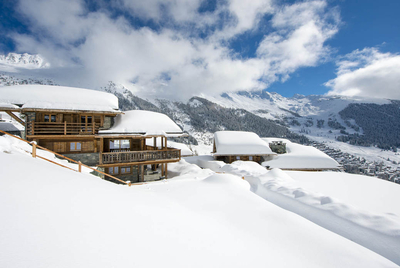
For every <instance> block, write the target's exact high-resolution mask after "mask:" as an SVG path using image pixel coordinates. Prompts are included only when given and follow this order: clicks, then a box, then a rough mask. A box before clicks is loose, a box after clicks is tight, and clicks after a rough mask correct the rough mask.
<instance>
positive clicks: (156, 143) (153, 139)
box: [153, 137, 157, 150]
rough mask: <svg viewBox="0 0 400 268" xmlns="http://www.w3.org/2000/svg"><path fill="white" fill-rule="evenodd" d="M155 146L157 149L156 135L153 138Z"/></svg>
mask: <svg viewBox="0 0 400 268" xmlns="http://www.w3.org/2000/svg"><path fill="white" fill-rule="evenodd" d="M153 146H154V150H157V138H156V137H154V138H153Z"/></svg>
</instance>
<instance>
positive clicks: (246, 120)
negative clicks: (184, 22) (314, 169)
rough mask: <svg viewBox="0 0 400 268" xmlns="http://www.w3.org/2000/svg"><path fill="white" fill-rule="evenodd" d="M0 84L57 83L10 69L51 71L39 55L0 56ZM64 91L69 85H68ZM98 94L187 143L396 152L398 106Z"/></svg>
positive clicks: (115, 89) (270, 96) (256, 95)
mask: <svg viewBox="0 0 400 268" xmlns="http://www.w3.org/2000/svg"><path fill="white" fill-rule="evenodd" d="M0 66H2V67H3V68H2V70H3V71H2V73H0V85H2V86H7V85H16V84H51V85H56V84H57V81H54V80H52V79H51V78H50V79H43V78H37V77H27V76H26V75H25V76H24V75H23V72H21V71H20V72H17V73H16V72H7V70H9V69H10V68H16V67H18V68H19V70H23V69H32V68H36V69H41V68H50V64H49V63H46V61H45V60H44V59H42V58H41V57H40V56H39V55H29V54H26V53H25V54H16V53H9V54H8V55H0ZM67 86H68V85H67ZM98 90H102V91H108V92H111V93H113V94H115V95H116V96H117V97H118V98H119V103H120V109H121V110H131V109H144V110H151V111H157V112H162V113H165V114H167V115H168V116H170V117H171V118H172V119H173V120H175V121H176V122H177V123H178V124H179V125H180V126H181V127H182V128H183V129H184V130H185V131H186V132H188V133H189V134H190V135H191V137H190V138H188V139H189V140H190V142H191V143H193V144H197V143H203V144H211V141H212V137H213V135H212V134H213V133H214V132H215V131H218V130H242V131H253V132H255V133H257V134H258V135H260V136H263V137H268V136H276V137H285V138H289V139H292V140H294V141H296V142H300V143H303V144H307V143H310V140H317V141H340V142H346V143H349V144H353V145H361V146H375V147H378V148H381V149H384V150H392V151H395V152H396V151H397V148H398V147H400V134H399V133H400V101H396V100H387V99H379V98H376V99H366V98H359V97H345V96H325V95H310V96H304V95H299V94H296V95H294V96H293V97H291V98H286V97H283V96H281V95H280V94H278V93H275V92H268V91H265V90H263V91H257V92H248V91H239V92H226V93H223V94H221V95H218V96H210V95H199V96H194V97H192V98H191V99H189V100H188V101H187V102H182V101H175V100H166V99H152V100H148V99H142V98H140V97H139V96H136V95H134V94H132V92H130V91H129V90H127V89H126V88H125V87H124V86H123V85H121V84H118V83H117V82H111V81H110V82H109V83H108V85H105V86H104V87H102V88H99V89H98Z"/></svg>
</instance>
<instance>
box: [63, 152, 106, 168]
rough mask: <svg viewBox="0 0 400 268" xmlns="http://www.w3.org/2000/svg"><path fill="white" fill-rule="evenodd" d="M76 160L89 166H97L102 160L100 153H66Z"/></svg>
mask: <svg viewBox="0 0 400 268" xmlns="http://www.w3.org/2000/svg"><path fill="white" fill-rule="evenodd" d="M65 156H67V157H68V158H71V159H73V160H75V161H81V162H82V164H85V165H88V166H97V165H98V164H99V161H100V154H99V153H81V154H67V155H65Z"/></svg>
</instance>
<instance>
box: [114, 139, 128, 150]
mask: <svg viewBox="0 0 400 268" xmlns="http://www.w3.org/2000/svg"><path fill="white" fill-rule="evenodd" d="M130 148H131V144H130V142H129V140H110V150H111V151H119V150H120V151H129V149H130Z"/></svg>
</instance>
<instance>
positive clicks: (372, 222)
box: [249, 169, 400, 264]
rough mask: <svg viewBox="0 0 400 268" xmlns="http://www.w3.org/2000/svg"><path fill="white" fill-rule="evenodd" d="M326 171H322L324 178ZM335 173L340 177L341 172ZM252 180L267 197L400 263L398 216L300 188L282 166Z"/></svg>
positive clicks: (263, 195)
mask: <svg viewBox="0 0 400 268" xmlns="http://www.w3.org/2000/svg"><path fill="white" fill-rule="evenodd" d="M324 173H325V172H320V173H319V174H320V176H322V177H323V176H324ZM336 174H337V176H339V177H340V174H341V173H336ZM375 180H377V179H375ZM249 182H250V183H251V184H252V189H255V192H256V193H257V194H258V195H260V196H261V197H263V198H265V199H266V200H268V201H271V202H272V203H274V204H276V205H278V206H280V207H282V208H285V209H287V210H289V211H292V212H294V213H297V214H299V215H301V216H303V217H305V218H307V219H310V220H311V221H313V222H315V223H316V224H318V225H320V226H322V227H325V228H327V229H328V230H331V231H333V232H335V233H337V234H340V235H342V236H344V237H347V238H348V239H350V240H352V241H355V242H356V243H358V244H360V245H363V246H365V247H366V248H369V249H371V250H373V251H375V252H377V253H379V254H381V255H382V256H385V257H386V258H388V259H390V260H392V261H394V262H395V263H397V264H400V253H399V252H398V248H400V218H399V217H397V216H395V215H389V214H376V213H372V212H370V211H365V210H361V209H359V208H357V207H354V206H352V205H349V204H347V203H344V202H343V201H341V200H339V199H337V198H335V197H334V196H329V195H326V194H323V193H318V192H313V191H310V190H308V189H306V188H302V187H299V184H298V183H297V182H296V181H295V180H293V178H291V177H290V176H289V175H288V174H284V172H283V171H281V170H279V169H274V170H272V171H270V172H268V173H267V174H266V175H264V176H261V177H259V179H258V180H257V179H254V178H250V179H249ZM393 186H397V185H393ZM354 194H357V193H356V192H355V193H354Z"/></svg>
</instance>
